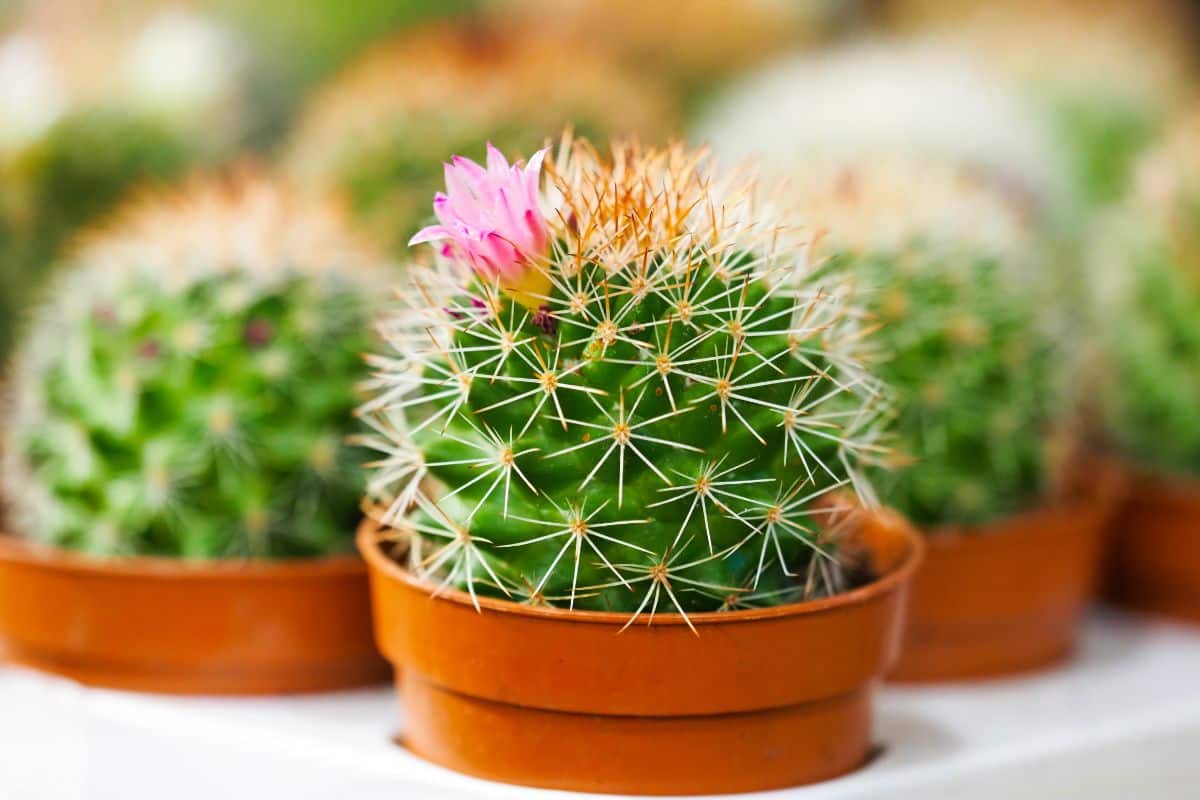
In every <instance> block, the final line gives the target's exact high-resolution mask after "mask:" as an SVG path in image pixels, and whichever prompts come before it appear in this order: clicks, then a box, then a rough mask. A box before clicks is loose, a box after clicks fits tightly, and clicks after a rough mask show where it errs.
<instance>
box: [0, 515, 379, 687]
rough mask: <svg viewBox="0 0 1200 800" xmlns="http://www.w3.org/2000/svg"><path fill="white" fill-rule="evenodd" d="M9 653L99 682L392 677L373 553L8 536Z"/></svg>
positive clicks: (282, 682) (0, 595)
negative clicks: (222, 556)
mask: <svg viewBox="0 0 1200 800" xmlns="http://www.w3.org/2000/svg"><path fill="white" fill-rule="evenodd" d="M0 659H6V660H9V661H11V662H13V663H16V664H19V665H22V666H26V667H32V668H34V669H39V670H45V671H47V672H51V673H54V674H57V675H61V676H63V677H66V678H70V679H72V680H75V681H78V682H80V683H84V684H87V685H90V686H101V687H107V688H112V689H124V690H133V691H144V692H163V693H169V694H221V695H264V694H291V693H296V692H318V691H330V690H334V689H351V688H356V687H360V686H366V685H370V684H376V683H384V682H386V681H387V680H388V678H389V676H390V670H389V668H388V664H387V662H386V661H384V660H383V659H382V658H381V657H380V656H379V655H378V654H377V652H376V650H375V647H374V643H373V642H372V639H371V628H370V624H369V595H368V585H367V576H366V566H365V565H364V564H363V563H362V562H361V560H360V559H358V558H355V557H353V556H342V557H331V558H327V559H317V560H313V561H297V562H209V563H188V562H184V561H175V560H170V559H162V558H119V559H110V560H100V559H94V558H89V557H86V556H82V555H80V554H78V553H72V552H68V551H63V550H56V549H53V548H47V547H39V546H35V545H32V544H30V543H28V542H23V541H20V540H16V539H12V538H10V537H7V536H0Z"/></svg>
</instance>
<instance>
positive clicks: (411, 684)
mask: <svg viewBox="0 0 1200 800" xmlns="http://www.w3.org/2000/svg"><path fill="white" fill-rule="evenodd" d="M865 519H866V521H865V523H864V524H862V525H860V526H859V532H858V534H859V535H858V541H861V542H862V543H863V544H864V547H865V552H866V553H867V554H868V555H869V557H870V560H871V562H872V568H873V570H874V571H876V573H877V574H881V575H883V577H882V578H880V579H878V580H876V581H874V582H872V583H870V584H868V585H867V586H864V587H862V588H859V589H856V590H853V591H850V592H847V593H845V594H842V595H839V596H837V597H833V598H829V599H824V600H818V601H814V602H809V603H801V604H796V605H790V606H781V607H776V608H766V609H755V610H748V611H736V612H731V613H707V614H693V615H691V621H692V623H693V624H694V625H695V626H696V629H697V631H698V634H699V635H696V634H693V633H692V631H691V630H689V629H688V627H687V625H686V624H685V623H684V621H683V619H682V617H680V616H679V615H676V614H658V615H656V616H655V618H654V621H653V624H650V625H647V624H643V622H644V621H643V620H638V621H637V623H635V624H634V625H631V626H630V627H628V628H627V629H625V630H624V631H622V630H621V629H622V628H623V627H624V626H625V624H626V623H627V622H628V620H629V616H628V615H627V614H619V613H601V612H580V611H567V610H564V609H549V608H532V607H528V606H523V605H517V604H513V603H509V602H504V601H500V600H494V599H488V598H480V600H479V602H480V605H481V606H482V611H481V612H477V611H476V610H475V608H474V607H472V605H471V601H470V599H469V598H468V597H467V596H466V595H465V594H462V593H459V592H454V591H447V592H443V593H440V594H439V595H437V596H436V597H435V596H432V594H431V592H432V589H431V587H430V586H429V585H428V584H424V583H420V582H418V581H416V580H415V579H414V578H413V577H412V576H410V575H409V574H408V573H407V572H406V571H405V570H404V569H403V568H401V567H400V566H399V565H397V564H396V563H395V562H394V561H393V560H392V559H390V558H388V557H387V556H386V555H384V553H383V552H382V551H381V550H380V548H379V546H378V543H377V538H376V536H375V531H374V529H373V528H372V527H371V526H364V527H363V528H362V529H361V530H360V531H359V538H358V545H359V549H360V550H361V552H362V553H363V555H364V557H365V558H366V560H367V564H368V566H369V568H370V572H371V594H372V601H373V606H374V611H375V636H376V638H377V640H378V642H379V645H380V649H382V651H383V653H384V655H386V656H387V657H388V659H389V660H391V661H392V662H393V663H394V664H395V665H396V666H397V667H398V668H401V667H402V668H403V670H404V681H403V683H402V685H400V684H398V688H399V691H400V693H401V695H402V699H403V703H404V706H405V709H406V711H405V717H404V720H405V722H404V731H403V741H404V743H405V744H406V745H407V746H408V747H409V748H410V749H412V750H413V751H414V752H415V753H417V754H418V755H420V756H423V757H424V758H426V759H428V760H430V761H433V762H435V763H438V764H441V765H443V766H446V767H449V768H451V769H454V770H458V771H460V772H465V773H468V774H471V775H476V776H480V777H483V778H488V779H491V780H497V781H503V782H505V783H517V784H524V785H529V786H539V787H546V788H558V789H571V790H576V791H592V792H621V793H630V794H692V793H705V794H709V793H723V792H742V791H752V790H761V789H770V788H777V787H783V786H791V785H796V784H801V783H809V782H813V781H819V780H823V779H826V778H832V777H834V776H836V775H840V774H842V773H845V772H848V771H850V770H853V769H855V768H856V767H858V766H860V765H861V764H862V763H863V762H864V761H865V759H866V757H867V754H868V750H869V747H870V744H871V742H870V731H871V699H872V689H873V684H874V683H875V682H876V681H877V680H878V679H879V678H880V677H881V676H882V675H883V673H884V672H885V671H886V670H887V668H888V667H889V666H890V665H891V663H892V661H893V659H894V657H895V654H896V650H897V646H898V644H899V637H900V632H901V626H902V623H903V619H902V617H903V611H904V605H905V596H906V592H907V584H908V581H909V578H910V576H911V575H912V573H913V571H914V570H915V569H916V565H917V563H918V561H919V559H920V553H921V542H920V537H919V536H917V535H916V534H915V532H913V531H912V529H911V528H910V527H909V526H908V525H907V524H906V523H904V522H903V520H901V519H899V517H897V516H895V515H890V514H888V515H879V516H870V517H866V518H865Z"/></svg>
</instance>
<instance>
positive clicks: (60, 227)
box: [0, 4, 244, 361]
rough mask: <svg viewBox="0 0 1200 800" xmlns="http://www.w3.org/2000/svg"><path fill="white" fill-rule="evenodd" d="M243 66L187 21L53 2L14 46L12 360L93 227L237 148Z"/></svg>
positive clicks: (5, 198) (5, 50)
mask: <svg viewBox="0 0 1200 800" xmlns="http://www.w3.org/2000/svg"><path fill="white" fill-rule="evenodd" d="M240 64H241V59H240V58H239V53H238V51H237V49H236V47H235V46H234V43H233V41H232V39H231V38H230V37H229V35H228V34H227V32H226V31H224V30H223V29H220V28H218V27H217V26H215V25H212V24H210V23H209V22H208V21H207V20H205V19H203V18H201V17H200V16H198V15H194V14H190V13H185V12H181V11H173V12H161V13H159V14H156V15H148V14H147V13H137V14H114V15H111V16H110V17H106V18H105V20H104V21H103V22H100V21H96V20H92V21H91V22H90V24H89V23H88V22H87V21H81V19H80V15H79V14H78V13H77V10H76V9H73V8H69V7H64V8H62V9H60V8H58V7H57V5H45V4H42V5H37V6H36V7H31V8H29V9H28V11H27V12H26V13H25V15H24V16H23V17H21V18H20V19H19V22H18V24H17V25H15V26H14V28H13V29H12V31H10V32H9V33H8V35H7V36H5V37H4V38H2V39H0V361H3V359H4V357H5V356H6V355H7V353H8V351H9V347H10V346H11V343H12V337H13V335H14V333H15V331H16V329H17V327H18V325H19V323H20V321H21V320H20V317H21V316H23V309H25V308H27V307H29V305H30V304H32V303H33V302H34V298H35V296H36V291H37V289H38V287H40V286H41V285H42V284H43V283H44V281H45V280H46V278H47V272H48V268H49V267H50V266H51V265H52V264H54V263H56V262H57V260H58V255H59V250H60V248H61V247H62V245H63V244H64V242H66V241H67V240H68V239H69V237H70V236H71V235H72V234H73V233H74V232H75V231H76V230H77V229H78V228H79V227H80V226H82V225H84V224H86V223H88V222H89V221H92V220H94V219H96V218H97V217H98V215H100V214H102V213H104V212H106V211H108V210H109V209H111V207H112V206H113V204H114V203H115V202H116V201H117V200H118V198H119V197H120V196H121V195H122V194H123V193H124V192H125V191H126V190H128V189H129V188H130V187H131V186H133V185H135V184H137V183H138V182H140V181H143V180H148V179H162V178H170V177H174V176H177V175H179V174H180V173H181V172H182V171H183V170H184V169H185V167H186V166H187V165H189V164H192V163H196V162H197V161H201V160H206V159H208V158H215V157H218V156H220V155H221V154H222V153H224V152H226V151H227V149H228V148H229V147H230V146H231V145H233V144H234V143H235V142H236V140H237V138H238V137H239V135H240V125H241V123H242V121H243V119H244V114H242V109H241V105H240V99H241V98H240V96H239V88H240V86H239V83H238V80H239V77H240V71H239V70H240Z"/></svg>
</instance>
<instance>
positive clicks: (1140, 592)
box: [1108, 470, 1200, 623]
mask: <svg viewBox="0 0 1200 800" xmlns="http://www.w3.org/2000/svg"><path fill="white" fill-rule="evenodd" d="M1131 472H1132V474H1131V479H1130V492H1129V494H1128V496H1127V497H1126V500H1125V502H1124V504H1122V507H1121V509H1120V511H1119V513H1118V515H1117V519H1116V521H1115V523H1114V525H1113V542H1112V556H1111V559H1110V562H1109V575H1108V577H1109V582H1108V596H1109V598H1110V599H1111V600H1113V601H1114V602H1116V603H1117V604H1119V605H1122V606H1125V607H1128V608H1131V609H1134V610H1136V611H1141V612H1145V613H1151V614H1160V615H1164V616H1168V617H1172V618H1175V619H1182V620H1186V621H1190V622H1197V623H1200V478H1190V477H1183V476H1167V475H1157V474H1154V473H1150V472H1145V471H1140V470H1132V471H1131Z"/></svg>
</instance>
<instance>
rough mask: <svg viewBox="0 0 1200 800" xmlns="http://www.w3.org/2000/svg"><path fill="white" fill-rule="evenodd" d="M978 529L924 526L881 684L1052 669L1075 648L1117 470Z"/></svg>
mask: <svg viewBox="0 0 1200 800" xmlns="http://www.w3.org/2000/svg"><path fill="white" fill-rule="evenodd" d="M1093 477H1094V479H1095V480H1094V481H1092V482H1091V484H1090V487H1091V488H1090V489H1088V490H1086V491H1076V492H1074V493H1072V494H1071V496H1070V497H1066V498H1063V499H1061V500H1058V501H1055V502H1051V503H1049V504H1048V505H1046V506H1043V507H1041V508H1038V509H1035V510H1032V511H1029V512H1026V513H1023V514H1018V515H1015V516H1012V517H1008V518H1005V519H1002V520H999V521H997V522H994V523H991V524H987V525H980V526H957V527H946V528H942V529H938V530H934V531H931V532H929V533H928V534H927V535H926V537H925V539H926V551H925V560H924V562H923V563H922V564H921V568H920V569H919V570H918V571H917V574H916V576H915V577H914V578H913V584H912V590H911V596H910V600H909V612H908V627H907V629H906V631H905V635H904V650H903V652H902V654H901V656H900V660H899V663H897V665H896V667H895V669H893V670H892V672H891V673H890V674H889V675H888V679H889V680H891V681H897V682H904V683H926V682H936V681H955V680H971V679H977V678H993V677H1000V676H1006V675H1014V674H1019V673H1022V672H1027V671H1030V670H1035V669H1040V668H1044V667H1048V666H1051V665H1054V664H1056V663H1058V662H1060V661H1062V660H1064V659H1065V658H1066V657H1067V656H1068V655H1069V654H1070V653H1071V650H1072V648H1073V647H1074V645H1075V640H1076V637H1077V634H1078V631H1079V625H1080V622H1081V621H1082V618H1083V615H1084V614H1085V613H1086V611H1087V608H1088V606H1089V604H1090V603H1091V601H1092V599H1093V598H1094V597H1095V595H1096V593H1097V590H1098V588H1099V584H1100V579H1101V575H1102V566H1103V559H1104V550H1105V542H1106V528H1107V527H1108V525H1109V523H1110V522H1111V519H1112V514H1113V511H1114V510H1115V507H1116V504H1117V502H1119V499H1120V485H1121V482H1120V480H1119V476H1118V475H1117V474H1116V473H1115V472H1113V471H1112V470H1111V469H1109V468H1107V467H1105V466H1103V465H1101V466H1097V468H1096V471H1095V472H1094V473H1093Z"/></svg>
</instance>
